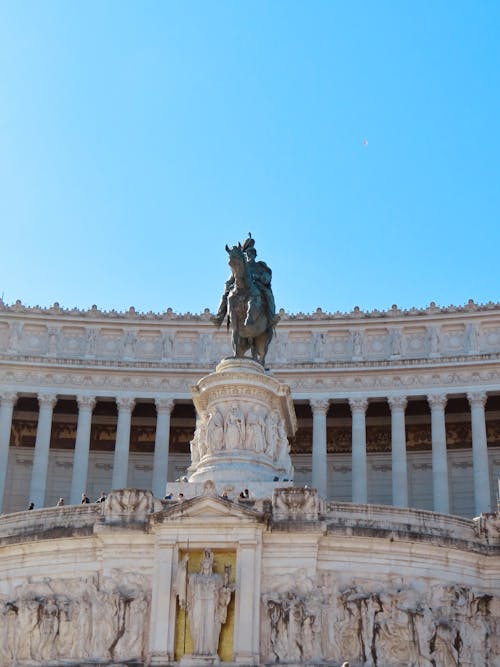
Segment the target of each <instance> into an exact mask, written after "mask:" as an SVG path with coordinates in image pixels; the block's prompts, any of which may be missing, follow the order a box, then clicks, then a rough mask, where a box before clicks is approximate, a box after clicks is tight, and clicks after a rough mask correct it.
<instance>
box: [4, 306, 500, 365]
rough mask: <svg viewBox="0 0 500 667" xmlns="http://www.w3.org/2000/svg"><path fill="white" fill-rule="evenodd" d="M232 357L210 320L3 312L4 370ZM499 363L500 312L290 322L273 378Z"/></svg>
mask: <svg viewBox="0 0 500 667" xmlns="http://www.w3.org/2000/svg"><path fill="white" fill-rule="evenodd" d="M230 351H231V345H230V336H229V334H228V333H227V332H225V331H220V330H216V329H215V328H214V327H213V325H212V323H211V322H210V312H209V311H208V310H205V311H204V313H202V314H201V315H192V314H190V313H187V314H184V315H176V314H175V313H173V312H169V311H167V312H166V313H164V314H155V313H145V314H144V313H137V311H135V309H133V308H132V309H130V310H129V311H127V312H126V313H117V312H113V311H110V312H107V313H106V312H101V311H99V310H97V309H90V310H88V311H79V310H63V309H61V308H60V307H59V306H58V305H57V304H55V305H54V306H53V307H51V308H48V309H41V308H28V307H25V306H23V305H22V304H20V303H16V304H14V305H13V306H6V305H5V304H1V305H0V360H5V361H7V360H12V359H15V360H16V361H18V362H20V363H36V362H42V361H43V362H44V363H46V364H50V365H55V364H57V365H61V364H63V365H73V366H89V367H94V366H112V367H114V368H131V369H137V368H144V369H148V370H152V369H172V368H177V369H193V370H194V369H198V370H201V371H203V370H204V369H207V370H211V369H212V368H213V366H214V365H215V364H216V363H218V362H219V361H220V359H222V358H224V357H225V356H227V355H229V354H230ZM499 357H500V304H485V305H483V306H478V305H476V304H473V303H472V302H469V304H467V305H466V306H463V307H458V308H456V307H451V306H450V307H448V308H445V309H443V308H438V307H437V306H435V305H432V304H431V306H430V307H429V308H427V309H422V310H417V309H410V310H406V311H400V310H399V309H397V308H391V309H390V310H388V311H380V312H379V311H373V312H366V313H363V312H361V311H359V310H356V309H355V310H354V311H352V312H351V313H340V314H338V313H333V314H332V313H323V312H322V311H317V312H316V313H314V314H313V315H303V314H297V315H287V314H286V313H282V317H281V323H280V325H279V326H278V328H277V330H276V336H275V338H274V339H273V341H272V343H271V346H270V349H269V354H268V360H269V365H270V366H271V367H273V368H281V369H300V368H303V369H309V370H311V369H312V370H314V371H316V370H318V369H322V368H333V369H335V368H346V369H347V368H351V369H352V368H364V369H366V368H373V367H377V366H383V365H385V366H388V367H396V366H401V367H405V366H408V365H414V364H416V365H429V364H431V365H435V364H440V363H443V364H450V363H470V362H478V361H488V360H493V359H496V360H498V359H499Z"/></svg>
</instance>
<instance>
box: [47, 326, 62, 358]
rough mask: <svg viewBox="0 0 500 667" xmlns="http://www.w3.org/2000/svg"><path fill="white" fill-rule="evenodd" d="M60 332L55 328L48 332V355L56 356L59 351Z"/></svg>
mask: <svg viewBox="0 0 500 667" xmlns="http://www.w3.org/2000/svg"><path fill="white" fill-rule="evenodd" d="M59 338H60V331H59V329H56V328H55V327H50V328H49V331H48V350H47V352H48V354H49V355H50V356H55V355H56V354H57V351H58V349H59Z"/></svg>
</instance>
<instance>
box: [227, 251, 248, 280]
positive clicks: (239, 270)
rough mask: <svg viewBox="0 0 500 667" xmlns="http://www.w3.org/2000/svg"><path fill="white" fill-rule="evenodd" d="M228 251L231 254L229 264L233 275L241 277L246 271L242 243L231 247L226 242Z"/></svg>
mask: <svg viewBox="0 0 500 667" xmlns="http://www.w3.org/2000/svg"><path fill="white" fill-rule="evenodd" d="M226 252H227V254H228V255H229V261H228V264H229V266H230V267H231V270H232V272H233V275H234V276H235V277H240V276H242V275H243V274H244V272H245V263H246V262H245V253H244V252H243V248H242V246H241V243H238V245H233V246H232V247H231V248H230V247H229V246H228V245H227V244H226Z"/></svg>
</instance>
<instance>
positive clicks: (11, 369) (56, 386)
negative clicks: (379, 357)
mask: <svg viewBox="0 0 500 667" xmlns="http://www.w3.org/2000/svg"><path fill="white" fill-rule="evenodd" d="M327 373H328V372H327V371H324V373H323V374H322V376H321V377H318V378H315V377H313V376H311V375H303V374H302V373H301V374H300V375H298V376H295V377H294V376H293V375H290V374H288V373H286V374H285V373H283V374H282V373H278V372H276V373H275V377H276V378H279V379H280V380H282V381H283V382H286V383H287V384H288V385H289V387H290V389H291V392H292V394H293V396H294V398H295V399H297V398H298V399H307V400H308V399H314V398H319V399H331V398H340V397H346V396H349V395H352V396H358V395H359V394H363V395H365V396H366V395H368V394H369V396H370V397H384V398H386V397H388V396H390V394H391V393H392V392H393V391H398V394H402V395H405V396H409V395H424V396H426V395H427V394H429V393H446V394H452V393H467V392H470V391H471V390H472V389H474V390H475V391H482V392H491V391H498V390H499V388H500V365H499V366H498V367H495V366H489V367H488V366H487V367H485V368H483V369H481V368H473V369H467V368H460V367H456V368H445V369H429V370H428V371H426V370H424V369H420V371H419V370H417V369H412V370H411V371H407V372H405V373H401V372H397V373H390V372H384V370H383V369H380V370H379V372H372V373H371V374H364V375H361V374H359V373H355V372H352V373H346V372H343V373H342V374H327ZM199 378H200V372H199V371H198V373H193V372H192V371H190V372H189V373H186V374H178V373H175V374H168V373H167V372H166V371H165V372H164V373H162V374H159V373H155V374H151V375H147V374H145V373H144V372H141V373H140V374H133V373H131V372H130V370H128V371H125V372H124V371H118V370H117V369H103V370H100V369H92V370H91V369H86V370H85V371H81V372H77V371H76V369H71V368H58V369H54V370H53V371H52V370H51V369H46V368H44V367H37V366H32V367H29V366H17V364H9V365H8V366H6V367H2V366H1V365H0V388H1V393H2V394H4V393H5V392H12V393H18V392H28V393H38V392H39V391H41V390H42V389H47V390H49V389H50V390H59V393H61V394H62V393H64V394H67V393H68V391H71V390H73V391H74V392H75V394H77V393H80V392H81V391H82V390H83V391H88V392H91V393H92V395H95V396H110V395H113V394H114V393H115V392H116V393H123V392H126V393H127V394H128V395H130V394H133V395H134V396H144V397H147V396H149V395H151V396H152V397H154V398H155V397H157V396H158V394H168V396H167V398H170V397H172V398H180V397H182V398H184V397H185V398H190V396H191V388H192V386H193V385H194V384H195V382H196V381H197V380H198V379H199ZM433 390H435V391H433ZM247 392H249V393H250V394H252V393H254V392H255V390H254V389H253V388H248V389H242V393H243V394H246V393H247ZM403 392H404V394H403ZM257 393H258V391H257Z"/></svg>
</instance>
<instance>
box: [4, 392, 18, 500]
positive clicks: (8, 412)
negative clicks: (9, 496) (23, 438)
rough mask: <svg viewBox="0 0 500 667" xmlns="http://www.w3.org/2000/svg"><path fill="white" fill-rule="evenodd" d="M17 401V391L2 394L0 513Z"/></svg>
mask: <svg viewBox="0 0 500 667" xmlns="http://www.w3.org/2000/svg"><path fill="white" fill-rule="evenodd" d="M16 401H17V394H16V393H15V392H5V393H4V394H2V395H1V396H0V513H1V512H2V507H3V496H4V493H5V480H6V477H7V465H8V462H9V445H10V431H11V429H12V413H13V412H14V406H15V404H16Z"/></svg>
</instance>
